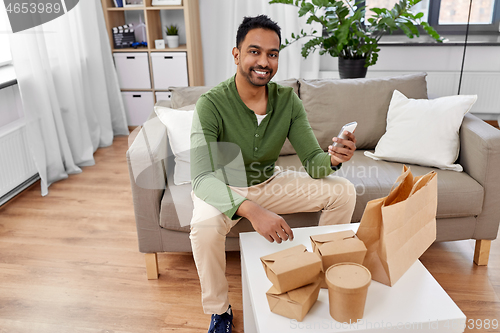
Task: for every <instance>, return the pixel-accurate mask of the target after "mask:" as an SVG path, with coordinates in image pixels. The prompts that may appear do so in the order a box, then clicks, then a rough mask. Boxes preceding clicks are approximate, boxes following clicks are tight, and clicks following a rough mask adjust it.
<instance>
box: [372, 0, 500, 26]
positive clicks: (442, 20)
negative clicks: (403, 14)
mask: <svg viewBox="0 0 500 333" xmlns="http://www.w3.org/2000/svg"><path fill="white" fill-rule="evenodd" d="M397 2H399V1H398V0H365V2H364V3H365V5H366V7H367V15H370V14H371V13H373V12H371V11H370V10H369V9H370V8H373V7H382V8H392V7H393V6H394V4H395V3H397ZM469 4H470V1H469V0H462V1H457V0H432V1H430V0H422V1H421V2H420V3H418V4H417V5H415V7H413V8H414V9H413V10H414V11H415V12H422V13H424V17H423V20H425V21H427V22H429V24H430V25H431V26H433V27H434V28H435V29H436V30H437V31H438V32H440V33H443V32H448V33H454V32H455V33H463V32H464V31H465V25H466V24H467V18H468V15H469ZM370 16H371V15H370ZM370 16H368V17H370ZM368 17H367V18H368ZM499 23H500V0H472V8H471V18H470V27H469V29H470V31H472V32H497V33H498V32H499V29H500V25H499Z"/></svg>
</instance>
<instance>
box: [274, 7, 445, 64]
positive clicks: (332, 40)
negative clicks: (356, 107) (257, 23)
mask: <svg viewBox="0 0 500 333" xmlns="http://www.w3.org/2000/svg"><path fill="white" fill-rule="evenodd" d="M420 1H421V0H400V1H399V2H398V3H396V4H395V5H394V7H393V8H392V9H387V8H371V9H370V10H371V11H372V12H373V13H374V15H373V17H371V18H369V19H368V22H369V24H365V13H366V7H365V6H361V5H360V2H355V0H345V1H342V0H340V1H336V0H309V1H306V0H271V1H269V3H270V4H273V3H281V4H288V5H293V6H296V7H299V17H303V16H306V15H307V24H312V23H313V22H318V23H319V24H321V26H322V28H323V29H324V31H326V34H321V36H318V35H316V34H317V33H318V32H317V31H312V32H311V33H306V32H304V30H302V31H301V32H300V33H298V34H295V33H293V34H292V35H291V40H288V39H285V42H284V44H283V45H281V49H283V48H285V47H287V46H288V45H290V44H292V43H295V42H296V41H298V40H299V39H301V38H304V37H312V38H311V39H309V40H308V41H307V42H306V43H305V44H304V46H303V47H302V52H301V54H302V56H303V57H304V58H307V56H308V55H309V54H311V53H312V52H314V51H316V50H317V49H318V50H319V53H320V54H321V55H323V54H326V53H328V54H330V55H331V56H332V57H343V58H349V59H361V58H366V65H365V66H366V67H368V66H372V65H375V63H376V62H377V59H378V52H379V51H380V49H379V47H378V42H379V40H380V38H381V37H382V36H383V35H384V34H386V33H389V34H392V33H393V32H394V31H396V30H398V29H401V30H402V31H403V32H404V33H405V35H406V36H408V37H409V38H414V37H415V36H417V37H419V36H420V32H419V30H418V26H421V27H422V28H423V30H424V31H425V32H426V33H427V34H428V35H429V36H431V37H432V38H434V39H435V40H436V41H437V42H442V41H443V38H442V37H441V36H440V35H439V34H438V33H437V32H436V30H434V28H432V27H431V26H430V25H429V24H428V23H427V22H424V21H422V20H421V19H422V17H423V15H424V14H423V13H417V14H414V13H413V12H412V11H411V8H412V7H413V6H414V5H416V4H417V3H419V2H420Z"/></svg>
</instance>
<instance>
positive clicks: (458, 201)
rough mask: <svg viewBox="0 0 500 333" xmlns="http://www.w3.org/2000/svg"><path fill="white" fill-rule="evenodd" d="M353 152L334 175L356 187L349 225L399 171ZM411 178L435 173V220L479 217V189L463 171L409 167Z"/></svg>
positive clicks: (283, 161)
mask: <svg viewBox="0 0 500 333" xmlns="http://www.w3.org/2000/svg"><path fill="white" fill-rule="evenodd" d="M363 153H364V151H360V150H358V151H356V152H355V153H354V156H353V157H352V159H351V160H350V161H349V162H347V163H344V164H343V165H342V168H341V169H340V170H339V171H338V172H337V173H336V174H334V175H337V176H341V177H345V178H347V179H349V180H350V181H351V183H353V184H354V186H355V187H356V192H357V198H356V207H355V209H354V213H353V215H352V219H351V221H352V222H359V221H360V220H361V216H363V212H364V210H365V207H366V204H367V203H368V201H370V200H373V199H377V198H381V197H385V196H386V195H387V194H388V193H389V191H390V190H391V186H392V185H393V184H394V182H395V181H396V179H397V178H398V176H399V175H400V174H401V171H402V170H403V164H402V163H394V162H385V161H375V160H372V159H371V158H368V157H366V156H364V155H363ZM278 164H280V165H282V166H283V167H286V166H288V167H291V168H294V169H295V170H297V169H298V168H300V167H301V163H300V160H299V158H298V157H297V155H290V156H281V157H280V158H279V159H278ZM407 166H409V167H410V169H411V172H412V174H413V175H414V176H420V175H425V174H426V173H428V172H430V171H431V170H434V171H436V172H437V174H438V211H437V215H436V217H437V218H450V217H464V216H475V215H479V214H480V213H481V211H482V207H483V198H484V189H483V187H482V186H481V185H480V184H479V183H478V182H477V181H475V180H474V179H473V178H472V177H470V176H469V175H468V174H466V173H465V172H455V171H449V170H440V169H436V168H428V167H423V166H418V165H410V164H407Z"/></svg>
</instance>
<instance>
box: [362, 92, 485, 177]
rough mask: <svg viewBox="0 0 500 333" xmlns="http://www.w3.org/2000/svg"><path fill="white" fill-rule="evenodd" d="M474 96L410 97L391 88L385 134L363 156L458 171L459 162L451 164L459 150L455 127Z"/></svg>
mask: <svg viewBox="0 0 500 333" xmlns="http://www.w3.org/2000/svg"><path fill="white" fill-rule="evenodd" d="M476 100H477V95H458V96H447V97H440V98H436V99H411V98H407V97H406V96H405V95H403V94H402V93H401V92H399V91H398V90H394V93H393V95H392V99H391V103H390V105H389V111H388V113H387V127H386V131H385V134H384V135H383V136H382V137H381V138H380V140H379V142H378V143H377V146H376V147H375V153H371V152H365V156H368V157H371V158H373V159H374V160H387V161H393V162H402V163H411V164H419V165H424V166H431V167H437V168H440V169H444V170H454V171H462V170H463V168H462V166H461V165H460V164H453V163H455V161H456V160H457V158H458V153H459V151H460V137H459V130H460V126H461V125H462V120H463V117H464V115H465V114H466V113H467V112H469V110H470V109H471V107H472V105H474V103H475V102H476Z"/></svg>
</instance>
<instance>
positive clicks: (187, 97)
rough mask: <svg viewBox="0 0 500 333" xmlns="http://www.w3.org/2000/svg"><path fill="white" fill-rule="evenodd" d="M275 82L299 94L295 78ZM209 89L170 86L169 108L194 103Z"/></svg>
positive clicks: (206, 87)
mask: <svg viewBox="0 0 500 333" xmlns="http://www.w3.org/2000/svg"><path fill="white" fill-rule="evenodd" d="M276 83H278V84H281V85H282V86H287V87H292V88H293V90H294V91H295V93H296V94H297V95H298V94H299V84H298V81H297V79H288V80H283V81H277V82H276ZM210 89H212V87H209V86H200V87H170V88H169V90H170V91H171V92H172V99H171V100H170V103H171V108H173V109H179V108H181V107H183V106H186V105H190V104H196V101H197V100H198V98H200V96H201V95H202V94H204V93H206V92H207V91H209V90H210Z"/></svg>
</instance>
